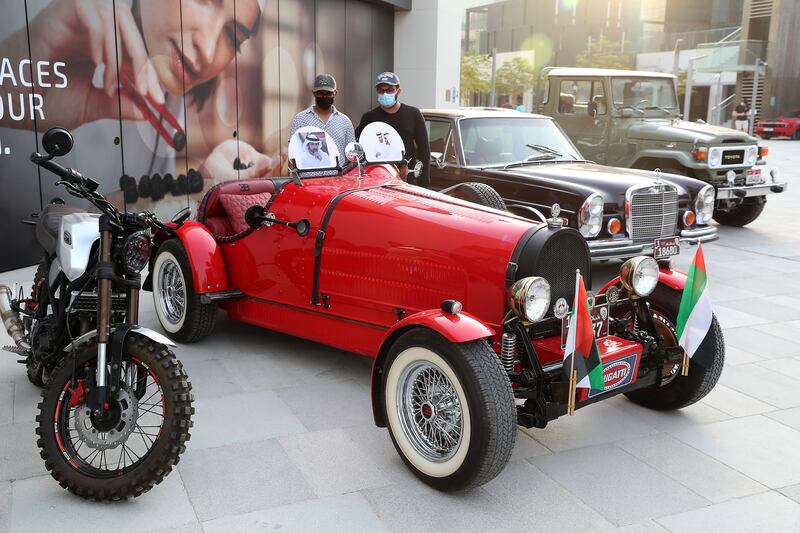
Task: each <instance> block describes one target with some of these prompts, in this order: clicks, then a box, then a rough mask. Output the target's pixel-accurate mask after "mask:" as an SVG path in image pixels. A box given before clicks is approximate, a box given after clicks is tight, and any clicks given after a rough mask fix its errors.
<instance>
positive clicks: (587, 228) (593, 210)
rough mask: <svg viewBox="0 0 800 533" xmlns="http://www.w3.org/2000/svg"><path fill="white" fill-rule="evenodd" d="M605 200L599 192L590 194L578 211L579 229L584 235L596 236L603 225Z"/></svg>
mask: <svg viewBox="0 0 800 533" xmlns="http://www.w3.org/2000/svg"><path fill="white" fill-rule="evenodd" d="M604 206H605V200H603V197H602V196H600V195H599V194H597V193H594V194H591V195H589V197H588V198H587V199H586V201H585V202H583V205H582V206H581V208H580V210H579V211H578V230H579V231H580V232H581V235H583V236H584V237H595V236H597V234H598V233H600V228H602V227H603V207H604Z"/></svg>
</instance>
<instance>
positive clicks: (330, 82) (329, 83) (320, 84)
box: [312, 74, 336, 92]
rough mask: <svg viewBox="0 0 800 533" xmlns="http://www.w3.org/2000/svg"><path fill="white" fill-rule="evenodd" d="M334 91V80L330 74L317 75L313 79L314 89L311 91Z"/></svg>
mask: <svg viewBox="0 0 800 533" xmlns="http://www.w3.org/2000/svg"><path fill="white" fill-rule="evenodd" d="M335 90H336V80H335V79H334V78H333V76H331V75H330V74H317V77H316V78H314V88H313V89H312V91H330V92H333V91H335Z"/></svg>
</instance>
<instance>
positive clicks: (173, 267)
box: [156, 259, 186, 324]
mask: <svg viewBox="0 0 800 533" xmlns="http://www.w3.org/2000/svg"><path fill="white" fill-rule="evenodd" d="M156 275H157V276H158V286H159V288H160V289H161V290H160V291H159V292H158V304H159V305H160V306H161V311H162V313H163V315H164V318H166V319H167V320H168V321H169V322H170V323H172V324H177V323H178V322H180V320H181V318H183V314H184V310H185V308H186V288H185V285H184V281H183V274H182V273H181V270H180V266H179V265H178V263H176V262H175V261H173V260H171V259H168V260H166V261H164V262H163V263H162V264H161V267H160V268H159V270H158V272H157V274H156Z"/></svg>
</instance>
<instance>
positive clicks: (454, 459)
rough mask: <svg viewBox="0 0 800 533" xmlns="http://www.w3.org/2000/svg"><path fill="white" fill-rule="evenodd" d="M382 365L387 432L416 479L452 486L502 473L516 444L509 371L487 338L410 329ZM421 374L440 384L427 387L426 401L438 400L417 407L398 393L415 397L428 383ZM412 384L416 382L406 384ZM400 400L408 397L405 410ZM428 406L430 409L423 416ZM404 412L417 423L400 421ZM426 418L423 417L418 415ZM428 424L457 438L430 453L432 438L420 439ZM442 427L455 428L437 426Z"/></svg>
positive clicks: (461, 486)
mask: <svg viewBox="0 0 800 533" xmlns="http://www.w3.org/2000/svg"><path fill="white" fill-rule="evenodd" d="M383 368H384V372H383V381H382V386H383V392H382V395H381V397H382V398H383V408H384V413H385V415H386V420H387V426H388V429H389V434H390V435H391V438H392V442H393V443H394V446H395V449H397V452H398V453H399V454H400V457H401V458H402V459H403V461H404V462H405V463H406V465H407V466H408V467H409V468H410V469H411V471H412V472H413V473H414V474H415V475H416V476H417V477H418V478H420V479H421V480H422V481H424V482H425V483H427V484H428V485H430V486H432V487H434V488H436V489H438V490H443V491H457V490H467V489H470V488H473V487H477V486H479V485H482V484H484V483H486V482H488V481H490V480H491V479H493V478H494V477H495V476H496V475H497V474H499V473H500V471H501V470H502V469H503V467H505V465H506V463H508V460H509V458H510V457H511V452H512V450H513V448H514V439H515V438H516V431H517V411H516V406H515V404H514V395H513V393H512V390H511V383H510V382H509V380H508V375H507V374H506V372H505V371H504V370H503V368H502V366H501V365H500V361H499V360H498V358H497V355H496V354H495V353H494V352H493V351H492V350H491V349H490V348H489V346H488V345H487V344H486V342H485V341H484V340H478V341H472V342H465V343H460V344H455V343H452V342H449V341H448V340H446V339H445V338H444V337H442V336H440V335H439V334H437V333H435V332H433V331H431V330H428V329H424V328H417V329H413V330H410V331H408V332H406V333H404V334H403V335H401V336H400V337H399V338H398V339H397V340H396V341H395V343H394V344H393V345H392V348H391V350H390V352H389V354H388V357H387V359H386V362H385V364H384V367H383ZM415 372H416V373H415ZM426 372H427V373H428V374H427V375H429V376H430V375H432V376H434V377H437V381H436V383H437V385H436V386H433V387H431V388H432V389H433V390H432V391H431V392H432V393H434V392H435V394H436V395H435V396H432V397H431V398H437V400H433V399H431V400H430V402H426V403H425V404H420V405H419V406H418V407H419V409H415V408H413V397H412V396H406V395H404V394H403V391H404V390H411V389H413V390H414V391H416V392H417V396H416V398H417V399H418V398H419V394H420V391H421V390H426V389H420V387H424V386H425V383H427V382H425V381H424V379H423V380H421V378H420V377H419V376H420V375H422V374H424V373H426ZM406 375H408V377H404V376H406ZM442 376H443V377H444V379H442ZM409 382H410V383H412V384H413V387H412V386H411V385H407V384H408V383H409ZM408 387H411V389H409V388H408ZM437 387H438V388H437ZM401 398H408V399H409V400H411V403H410V404H409V405H410V406H411V407H412V408H411V409H410V410H409V411H406V410H405V409H403V408H402V407H400V408H398V402H399V401H401ZM446 399H449V400H450V402H445V400H446ZM456 400H457V401H456ZM433 403H436V406H433ZM404 405H405V404H404ZM425 405H428V406H429V407H428V411H427V413H426V412H425ZM443 405H445V406H446V407H442V406H443ZM404 412H405V413H410V414H409V416H413V417H414V420H413V421H410V420H408V418H404V416H403V414H402V413H404ZM423 416H425V417H427V418H425V420H423V419H422V418H419V417H423ZM453 420H456V421H458V422H460V426H459V427H457V424H455V423H453ZM415 421H416V422H415ZM426 421H427V422H428V425H427V427H428V428H429V429H430V431H431V432H436V435H437V436H442V434H443V433H447V435H449V437H448V438H447V439H446V440H447V441H450V442H452V441H453V440H456V442H455V444H453V445H452V446H451V448H452V449H450V450H449V451H447V450H446V449H445V448H444V447H440V448H438V449H436V450H433V451H431V447H430V446H431V445H430V442H431V441H430V435H428V436H427V437H425V436H423V435H422V433H423V432H424V429H423V428H421V427H420V424H422V425H425V423H426ZM404 424H406V426H404ZM434 424H439V425H434ZM442 425H446V426H447V427H449V428H450V429H451V430H453V431H454V432H455V431H456V430H457V433H452V432H450V431H447V432H445V431H442V429H443V428H442ZM437 430H438V431H437ZM454 435H455V437H454ZM420 436H421V437H422V439H423V440H425V442H424V443H423V444H422V445H421V447H420V444H414V442H413V440H415V438H417V439H418V438H419V437H420ZM456 437H457V438H456ZM441 442H445V441H441ZM445 444H449V443H448V442H445ZM420 450H422V451H420ZM443 451H447V453H449V455H447V454H444V455H443V456H441V457H435V458H434V459H433V460H431V459H429V458H427V457H425V455H423V454H424V453H426V452H431V453H434V454H435V453H439V452H443Z"/></svg>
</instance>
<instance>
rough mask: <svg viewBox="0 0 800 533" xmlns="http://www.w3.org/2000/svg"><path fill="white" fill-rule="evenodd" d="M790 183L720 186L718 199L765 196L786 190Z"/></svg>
mask: <svg viewBox="0 0 800 533" xmlns="http://www.w3.org/2000/svg"><path fill="white" fill-rule="evenodd" d="M787 187H788V184H787V183H786V182H785V181H784V182H783V183H762V184H761V185H740V186H738V187H720V188H718V189H717V200H734V199H738V198H747V197H748V196H764V195H767V194H777V193H781V192H783V191H785V190H786V188H787Z"/></svg>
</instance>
